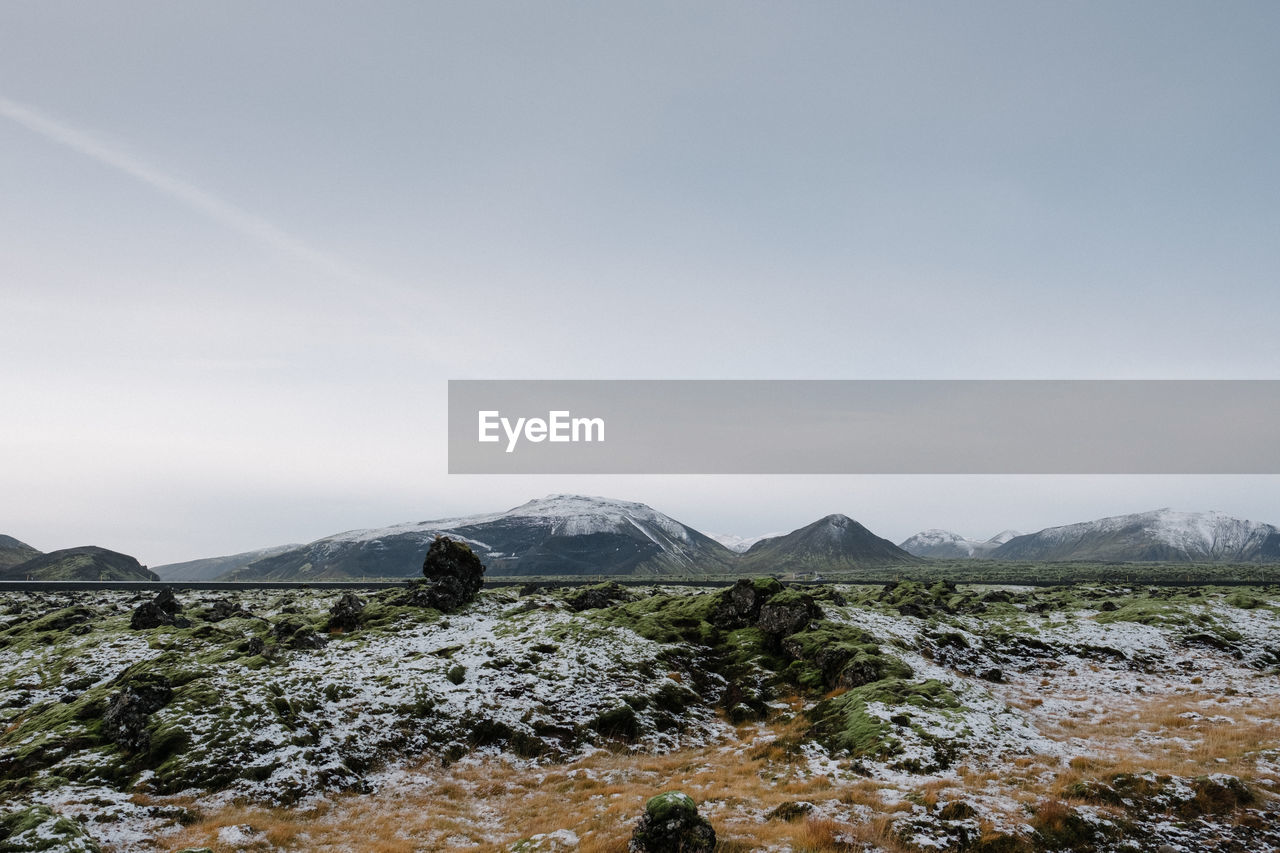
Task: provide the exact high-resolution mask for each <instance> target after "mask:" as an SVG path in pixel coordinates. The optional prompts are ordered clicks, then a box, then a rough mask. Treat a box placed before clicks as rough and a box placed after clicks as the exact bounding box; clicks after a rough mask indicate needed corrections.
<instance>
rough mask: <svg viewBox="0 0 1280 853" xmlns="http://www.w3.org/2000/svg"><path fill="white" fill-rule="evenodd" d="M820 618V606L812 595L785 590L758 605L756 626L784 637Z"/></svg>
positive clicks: (767, 632)
mask: <svg viewBox="0 0 1280 853" xmlns="http://www.w3.org/2000/svg"><path fill="white" fill-rule="evenodd" d="M821 618H822V608H820V607H818V605H817V603H816V602H815V601H814V600H813V596H811V595H807V594H805V593H799V592H794V591H792V590H787V591H786V592H782V593H779V594H777V595H775V596H773V597H772V598H770V599H769V600H768V601H767V602H765V603H764V604H763V605H761V607H760V616H759V618H758V619H756V627H757V628H759V629H760V630H761V631H764V632H765V633H766V634H773V635H775V636H778V637H786V636H789V635H791V634H794V633H796V632H797V631H803V630H804V629H805V628H807V627H808V626H809V623H810V622H812V621H813V620H815V619H821Z"/></svg>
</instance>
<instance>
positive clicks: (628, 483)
mask: <svg viewBox="0 0 1280 853" xmlns="http://www.w3.org/2000/svg"><path fill="white" fill-rule="evenodd" d="M1278 42H1280V6H1278V5H1277V4H1275V3H1271V2H1262V3H1247V2H1235V3H1230V4H1211V3H1207V2H1203V3H1179V2H1168V0H1161V2H1152V3H1142V2H1126V3H1110V2H1106V3H1103V2H1098V3H1083V2H1081V3H1060V4H1038V3H1037V4H1030V3H1023V2H1007V3H976V2H975V3H964V4H936V3H897V2H894V3H890V2H885V3H849V2H839V3H836V2H832V3H802V4H778V3H764V2H741V0H733V2H721V3H712V2H705V3H697V4H691V3H674V2H672V3H655V2H651V0H650V2H643V3H625V2H611V3H603V4H586V3H574V4H566V3H546V2H543V3H514V2H512V3H485V2H467V3H454V4H442V3H423V2H405V3H392V2H382V3H376V2H362V3H313V2H292V3H290V2H278V3H272V4H262V3H258V2H252V3H248V2H228V0H220V1H219V2H217V3H203V4H196V3H182V4H177V3H169V2H147V3H142V2H117V3H109V4H108V3H90V2H83V3H68V2H56V0H40V2H6V3H3V4H0V319H2V320H3V329H4V332H3V334H2V335H0V388H2V389H3V396H2V397H0V399H3V401H4V414H3V417H2V418H0V471H3V485H2V487H0V532H3V533H7V534H9V535H13V536H16V537H18V538H19V539H23V540H24V541H27V542H29V543H31V544H32V545H34V546H36V547H38V548H41V549H43V550H51V549H54V548H61V547H68V546H72V545H79V544H89V543H93V544H100V545H104V546H106V547H110V548H115V549H117V550H122V551H126V552H128V553H132V554H134V555H135V556H137V557H139V559H141V560H142V561H143V562H145V563H149V564H152V565H155V564H159V563H164V562H170V561H174V560H181V559H188V558H194V557H199V556H209V555H213V554H222V553H231V552H234V551H239V550H245V549H248V548H251V547H256V546H263V545H270V544H278V543H283V542H291V541H306V540H309V539H313V538H316V537H319V536H322V535H325V534H328V533H332V532H336V531H338V530H343V529H348V528H352V527H362V526H376V525H383V524H389V523H394V522H400V521H406V520H414V519H423V518H431V517H438V516H444V515H453V514H458V513H463V512H469V511H473V510H474V511H478V510H494V509H500V508H503V507H507V506H512V505H514V504H517V503H521V502H523V501H524V500H526V499H527V498H529V497H535V496H539V495H542V494H545V493H547V492H552V491H575V492H585V493H589V494H604V495H609V496H614V497H621V498H627V499H634V500H642V501H645V502H648V503H650V504H652V505H654V506H655V507H657V508H658V509H661V510H663V511H665V512H668V513H669V514H671V515H674V516H675V517H677V518H679V519H681V520H683V521H686V522H688V523H691V524H693V525H695V526H697V527H700V528H702V529H707V530H713V531H717V532H726V533H738V534H743V535H748V534H756V533H763V532H767V531H772V530H785V529H790V528H792V527H796V526H799V525H801V524H804V523H807V522H808V521H811V520H813V519H814V518H816V517H818V516H820V515H823V514H826V513H828V512H834V511H839V512H845V513H848V514H849V515H852V516H853V517H855V518H857V519H859V520H860V521H862V522H864V523H865V524H867V525H868V526H870V527H871V528H872V529H873V530H876V531H877V532H879V533H881V534H882V535H885V536H888V537H889V538H892V539H894V540H895V541H897V540H901V539H902V538H905V537H906V536H907V535H909V534H911V533H913V532H915V531H917V530H919V529H921V528H925V527H935V526H936V527H948V528H951V529H955V530H957V531H959V532H961V533H964V534H966V535H970V536H983V537H985V536H989V535H991V534H992V533H995V532H996V531H997V530H999V529H1001V528H1004V527H1017V528H1021V529H1032V530H1034V529H1039V528H1040V527H1044V526H1048V525H1051V524H1061V523H1068V522H1072V521H1079V520H1084V519H1087V518H1092V517H1097V516H1100V515H1107V514H1114V513H1118V512H1129V511H1139V510H1145V509H1152V508H1155V507H1158V506H1165V505H1173V506H1176V507H1178V508H1182V509H1220V510H1223V511H1227V512H1231V513H1233V514H1237V515H1241V516H1244V517H1248V518H1255V519H1259V520H1265V521H1271V522H1273V523H1280V499H1278V498H1280V488H1278V487H1280V480H1278V479H1277V478H1269V477H1199V478H1185V477H1184V478H1177V477H1133V478H1118V477H1111V478H1105V477H1092V478H1089V477H1051V478H1046V477H919V476H917V477H859V478H854V477H790V478H788V477H768V478H766V477H718V478H716V477H461V476H454V477H451V476H449V475H447V473H446V464H445V451H446V447H445V440H444V427H445V388H446V385H445V383H446V380H447V379H449V378H604V379H608V378H762V379H772V378H943V379H945V378H1033V379H1038V378H1280V336H1278V335H1277V334H1276V317H1277V316H1278V314H1277V311H1278V309H1280V286H1277V284H1278V281H1277V280H1278V278H1280V276H1278V275H1277V273H1278V272H1280V239H1278V237H1280V202H1278V201H1277V199H1280V164H1278V161H1277V158H1276V156H1275V152H1276V151H1278V150H1280V86H1277V85H1276V83H1277V81H1278V80H1280V53H1278V52H1277V51H1276V50H1275V45H1276V44H1277V43H1278Z"/></svg>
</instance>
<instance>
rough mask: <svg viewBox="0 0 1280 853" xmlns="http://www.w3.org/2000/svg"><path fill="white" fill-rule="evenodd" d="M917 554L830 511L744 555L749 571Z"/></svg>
mask: <svg viewBox="0 0 1280 853" xmlns="http://www.w3.org/2000/svg"><path fill="white" fill-rule="evenodd" d="M914 562H917V560H916V558H915V557H913V556H911V555H910V554H908V553H907V552H906V551H903V550H902V549H901V548H899V547H898V546H897V545H894V544H893V543H892V542H890V541H889V540H888V539H882V538H880V537H879V536H876V535H875V534H874V533H872V532H871V531H870V530H868V529H867V528H865V527H863V526H862V525H861V524H859V523H858V522H856V521H854V520H853V519H852V518H850V517H849V516H847V515H840V514H835V515H828V516H826V517H825V518H820V519H818V520H817V521H815V522H813V523H812V524H809V525H806V526H804V527H801V528H800V529H799V530H793V531H791V532H790V533H788V534H787V535H785V536H777V537H773V538H771V539H763V540H761V541H759V542H757V543H756V544H754V545H752V546H751V547H750V548H748V549H747V551H746V553H745V554H743V555H742V562H741V568H742V570H743V571H747V572H770V573H771V572H809V571H813V572H831V571H842V570H848V569H856V568H860V567H863V566H871V565H884V564H886V563H914Z"/></svg>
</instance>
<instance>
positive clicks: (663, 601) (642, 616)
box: [599, 593, 720, 646]
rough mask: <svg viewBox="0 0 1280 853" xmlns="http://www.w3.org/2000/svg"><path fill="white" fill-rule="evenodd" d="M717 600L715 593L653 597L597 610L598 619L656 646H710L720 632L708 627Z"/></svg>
mask: <svg viewBox="0 0 1280 853" xmlns="http://www.w3.org/2000/svg"><path fill="white" fill-rule="evenodd" d="M719 600H720V597H719V595H718V594H715V593H701V594H695V595H653V596H650V597H648V598H643V599H640V600H639V601H632V602H628V603H626V604H620V605H618V606H616V607H611V608H608V609H607V610H601V611H599V613H600V617H599V618H602V619H604V620H605V621H607V622H609V623H610V624H614V625H621V626H623V627H626V628H630V629H631V630H633V631H635V632H636V633H637V634H639V635H640V636H642V637H644V638H645V639H648V640H653V641H655V642H659V643H679V642H686V643H699V644H701V645H705V646H714V645H716V644H717V642H718V640H719V639H720V636H719V635H720V632H719V631H718V630H717V629H716V628H715V627H714V626H712V625H711V622H710V617H711V613H712V612H713V611H714V610H715V607H716V604H717V603H718V602H719Z"/></svg>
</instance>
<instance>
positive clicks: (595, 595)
mask: <svg viewBox="0 0 1280 853" xmlns="http://www.w3.org/2000/svg"><path fill="white" fill-rule="evenodd" d="M564 600H565V603H566V604H568V605H569V608H570V609H571V610H574V611H578V612H580V611H583V610H595V609H597V608H600V607H608V606H609V605H611V604H615V603H617V602H619V601H630V600H631V593H629V592H627V590H626V589H624V588H623V586H622V585H621V584H619V583H601V584H595V585H594V586H584V587H582V588H581V589H579V590H577V591H576V592H573V593H571V594H569V595H567V596H565V599H564Z"/></svg>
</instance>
